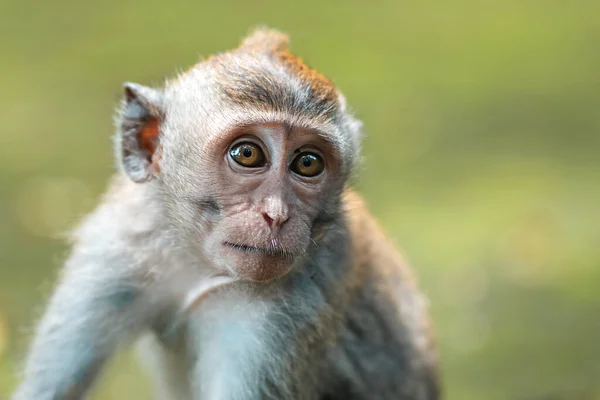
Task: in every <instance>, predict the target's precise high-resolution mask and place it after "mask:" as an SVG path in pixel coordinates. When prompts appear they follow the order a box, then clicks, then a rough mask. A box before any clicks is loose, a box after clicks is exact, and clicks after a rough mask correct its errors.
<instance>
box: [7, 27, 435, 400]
mask: <svg viewBox="0 0 600 400" xmlns="http://www.w3.org/2000/svg"><path fill="white" fill-rule="evenodd" d="M123 92H124V93H123V98H122V100H121V103H120V105H119V107H118V111H117V113H116V117H115V125H116V128H115V131H116V133H115V134H114V135H113V137H114V149H115V151H114V154H115V159H116V167H115V172H114V174H113V176H112V177H111V178H110V181H109V183H108V184H107V189H106V191H105V193H104V194H103V195H102V198H101V199H100V201H99V203H98V204H97V205H96V208H95V209H94V210H93V211H91V212H90V213H89V214H88V215H86V216H85V217H84V218H83V219H82V221H80V223H79V225H78V227H76V228H75V229H74V230H73V232H72V235H71V250H70V253H69V255H68V257H67V259H66V261H65V263H64V265H63V267H62V268H61V270H60V275H59V277H58V283H57V284H56V286H55V289H54V291H53V293H52V295H51V296H50V298H49V300H48V304H47V306H46V310H45V311H44V312H43V314H42V316H41V319H40V321H39V322H38V324H37V326H36V329H35V331H34V335H33V338H32V342H31V344H30V347H29V351H28V353H27V356H26V359H25V361H24V367H23V372H22V376H21V377H20V380H19V384H18V385H17V387H16V389H15V390H14V392H13V395H12V399H13V400H50V399H52V400H63V399H82V398H85V397H86V396H87V395H88V394H89V393H90V392H91V391H92V390H93V387H94V385H95V384H96V382H97V381H98V380H99V376H101V374H102V371H103V368H104V366H105V365H106V363H107V361H108V360H109V359H110V357H111V355H113V354H114V353H115V352H117V351H119V349H121V348H124V347H126V346H136V347H137V349H138V351H139V354H140V357H141V360H142V365H143V366H145V367H146V368H147V369H148V371H149V372H150V373H151V374H153V377H154V379H153V380H152V381H153V385H154V392H155V393H156V395H157V398H162V399H175V400H179V399H181V400H186V399H196V400H198V399H210V400H215V399H219V400H242V399H251V400H252V399H284V400H285V399H299V400H341V399H351V400H352V399H355V400H360V399H364V400H366V399H369V400H373V399H375V400H378V399H381V400H387V399H400V400H437V399H440V398H441V393H442V390H441V378H440V375H441V374H440V368H439V361H438V358H439V357H438V354H437V345H436V339H435V335H434V333H433V327H432V325H433V324H432V322H431V318H430V316H429V311H428V304H427V301H426V298H425V296H424V295H423V294H422V293H421V291H420V289H419V287H418V284H417V283H416V279H415V277H414V274H413V273H412V272H411V270H410V268H409V267H408V264H407V262H406V261H405V259H404V256H403V254H402V253H401V251H400V250H398V249H397V248H396V245H395V244H394V243H393V242H392V240H391V239H390V238H389V237H388V236H387V234H386V233H384V231H383V230H382V228H381V227H380V225H379V224H378V222H377V221H376V220H375V218H374V217H373V216H372V214H371V212H370V210H369V209H368V206H367V204H366V203H365V201H364V200H363V198H362V197H361V196H360V195H359V194H358V193H357V192H356V191H355V190H354V189H353V188H352V187H351V186H352V182H353V177H354V176H355V175H356V173H357V170H358V169H359V167H360V162H361V159H360V152H361V146H362V144H361V143H362V139H363V136H364V133H363V123H362V122H361V121H359V119H358V118H356V117H355V116H354V115H353V113H352V112H351V110H350V108H349V106H348V105H347V102H346V99H345V97H344V95H343V94H342V93H341V91H340V90H339V89H338V88H337V87H336V86H335V85H334V84H333V82H332V81H331V80H329V79H328V78H326V77H325V76H324V75H323V74H321V73H319V72H317V71H316V70H314V69H312V68H311V67H308V66H307V64H306V63H305V62H304V61H302V59H300V58H299V57H298V56H297V55H295V54H294V53H292V52H291V50H290V40H289V37H288V35H287V34H284V33H282V32H281V31H279V30H275V29H270V28H267V27H259V28H255V29H254V30H252V31H251V32H249V34H248V35H247V36H246V37H245V38H244V39H242V41H241V43H240V44H239V45H238V47H236V48H234V49H232V50H228V51H224V52H221V53H216V54H213V55H211V56H209V57H207V58H205V59H203V60H201V61H200V62H198V63H197V64H196V65H194V66H192V67H191V68H189V69H188V70H186V71H184V72H181V73H179V74H177V75H176V76H175V77H173V78H169V79H166V80H165V82H164V84H163V85H161V86H160V87H150V86H144V85H141V84H137V83H131V82H126V83H125V84H124V85H123Z"/></svg>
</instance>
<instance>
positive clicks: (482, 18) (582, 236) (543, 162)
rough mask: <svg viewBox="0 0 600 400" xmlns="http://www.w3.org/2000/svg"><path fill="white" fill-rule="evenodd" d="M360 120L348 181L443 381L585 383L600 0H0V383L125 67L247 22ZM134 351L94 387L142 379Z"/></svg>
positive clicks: (106, 395)
mask: <svg viewBox="0 0 600 400" xmlns="http://www.w3.org/2000/svg"><path fill="white" fill-rule="evenodd" d="M256 24H268V25H269V26H272V27H276V28H280V29H282V30H285V31H287V32H288V33H290V34H291V37H292V47H293V50H294V51H296V52H297V53H299V54H300V55H301V56H302V57H303V58H304V59H305V60H306V61H307V62H308V63H309V64H310V65H311V66H314V67H316V68H317V69H319V70H321V71H322V72H324V73H325V74H326V75H328V76H329V77H331V78H332V79H333V80H334V82H335V83H336V84H337V85H338V86H339V87H340V88H341V89H342V90H343V91H344V93H345V94H346V96H347V98H348V100H349V102H350V104H351V105H352V106H353V107H354V108H355V110H356V113H357V115H358V117H359V118H361V119H362V120H363V121H364V122H365V128H366V133H367V135H368V137H367V138H366V141H365V148H364V155H365V159H366V163H365V168H364V170H363V171H362V173H361V175H360V179H359V180H358V183H357V186H358V188H359V190H360V191H361V192H362V193H363V194H364V196H365V197H366V198H367V200H368V201H369V203H370V205H371V208H372V210H373V212H374V213H375V214H376V216H377V217H378V218H379V220H380V221H381V222H382V223H383V225H384V226H385V228H386V230H387V231H388V232H389V233H390V235H392V236H393V237H394V239H395V240H397V242H398V243H399V245H400V246H401V247H402V248H403V249H404V251H405V252H406V254H407V255H408V258H409V259H410V261H411V263H412V264H413V266H414V269H415V272H416V273H417V274H418V276H419V278H420V282H421V286H422V288H423V289H424V291H425V292H426V293H427V295H428V296H429V298H430V300H431V307H432V313H433V317H434V320H435V323H436V326H437V336H438V340H439V343H440V348H441V358H442V363H443V367H442V368H443V374H444V385H445V392H446V395H447V397H446V398H447V399H450V400H475V399H489V400H496V399H498V400H503V399H515V400H518V399H523V400H530V399H531V400H533V399H548V400H550V399H577V400H579V399H581V400H589V399H596V400H597V399H600V383H599V380H600V340H599V339H600V292H599V291H598V286H599V284H600V268H599V267H600V131H599V128H600V112H599V110H600V2H597V1H566V0H565V1H559V0H547V1H541V0H539V1H522V0H504V1H475V0H464V1H438V2H430V1H394V2H392V1H371V2H366V1H365V2H359V1H353V0H348V1H329V2H323V1H316V0H305V1H303V2H286V1H278V2H275V1H273V2H269V1H264V0H260V1H237V2H232V1H221V2H204V3H203V2H189V3H185V2H181V1H169V2H167V1H155V0H152V1H145V2H141V1H140V2H134V1H105V2H82V1H67V0H55V1H49V2H33V1H21V2H16V1H7V0H1V1H0V33H1V35H0V49H2V50H1V53H0V59H1V61H0V93H1V94H0V121H1V125H0V126H1V127H0V168H1V170H2V174H0V187H1V188H2V192H1V193H2V195H1V196H0V398H5V397H7V396H8V393H9V392H10V391H11V390H12V389H13V387H14V385H15V384H16V378H15V373H16V372H17V369H18V366H19V362H20V359H21V357H22V353H23V352H24V350H25V349H26V345H27V341H28V337H27V334H28V332H29V331H30V329H31V326H32V323H33V322H34V321H35V319H36V318H37V316H38V314H39V312H40V309H41V307H42V305H43V302H44V300H45V299H46V297H47V295H48V293H49V290H51V288H52V283H53V279H54V277H55V274H56V270H57V269H58V268H59V266H60V264H61V261H62V260H63V259H64V257H65V253H66V251H67V247H66V244H65V243H64V242H63V241H62V240H61V239H60V237H59V234H60V232H62V231H64V230H65V229H67V228H68V227H70V226H73V224H75V223H76V222H77V220H78V219H79V218H80V217H81V216H82V215H83V214H84V213H86V212H88V211H89V210H91V209H92V207H93V206H94V204H95V202H96V199H97V197H98V196H99V194H100V193H101V192H102V191H103V189H104V185H105V183H106V181H107V179H108V177H109V176H110V175H111V173H112V172H113V170H114V162H113V159H112V149H111V141H110V136H111V135H112V133H113V127H112V113H113V110H114V108H115V106H116V104H117V102H118V100H119V99H120V96H121V83H122V82H123V81H126V80H133V81H137V82H140V83H143V84H153V83H160V82H161V81H162V80H163V78H164V77H166V76H172V75H173V74H174V73H175V72H177V71H178V70H179V68H187V67H188V66H191V65H192V64H194V63H195V62H196V61H197V60H198V57H199V56H201V55H202V56H206V55H208V54H210V53H212V52H215V51H221V50H225V49H228V48H232V47H235V46H236V45H237V43H238V41H239V39H240V38H241V37H242V36H243V35H244V34H245V33H246V32H247V31H248V30H249V29H250V28H251V27H252V26H254V25H256ZM147 383H148V381H147V378H146V377H145V376H144V375H143V374H141V373H140V369H139V367H138V366H137V365H136V361H135V359H134V358H133V357H132V356H131V354H130V353H127V352H126V353H124V354H122V355H120V356H119V357H117V358H116V359H115V361H114V362H113V363H112V364H111V366H110V368H109V369H108V371H107V374H106V375H105V377H104V379H103V380H102V381H101V382H100V383H99V385H98V390H97V391H96V392H95V395H94V397H93V398H94V399H107V400H109V399H125V398H136V399H137V398H140V399H141V398H148V396H149V389H148V385H147Z"/></svg>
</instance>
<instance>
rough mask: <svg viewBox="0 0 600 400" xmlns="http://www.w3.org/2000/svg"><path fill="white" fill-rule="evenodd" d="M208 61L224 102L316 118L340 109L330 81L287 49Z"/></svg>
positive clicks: (326, 116)
mask: <svg viewBox="0 0 600 400" xmlns="http://www.w3.org/2000/svg"><path fill="white" fill-rule="evenodd" d="M209 62H210V63H211V64H212V70H213V71H214V72H213V74H214V75H213V76H214V79H215V81H216V82H218V85H217V88H218V94H219V95H220V97H221V98H222V99H223V100H224V101H226V102H229V103H232V104H236V105H241V106H254V107H260V108H262V109H267V110H276V111H282V112H286V113H288V114H292V115H301V114H305V115H308V116H310V117H312V118H318V119H334V118H335V117H336V116H337V115H338V112H339V111H340V103H339V96H338V91H337V89H336V88H335V86H334V85H333V83H332V82H331V81H329V80H328V79H327V78H326V77H325V76H323V75H322V74H320V73H319V72H317V71H315V70H313V69H310V68H308V67H307V66H306V65H305V64H304V63H303V62H302V61H301V60H300V59H299V58H298V57H296V56H295V55H293V54H292V53H290V52H287V51H280V52H276V53H253V52H240V53H235V54H227V55H222V56H219V57H214V58H212V59H211V60H210V61H209Z"/></svg>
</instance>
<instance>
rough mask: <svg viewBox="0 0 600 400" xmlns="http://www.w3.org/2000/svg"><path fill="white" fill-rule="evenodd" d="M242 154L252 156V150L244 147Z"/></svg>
mask: <svg viewBox="0 0 600 400" xmlns="http://www.w3.org/2000/svg"><path fill="white" fill-rule="evenodd" d="M243 154H244V157H246V158H248V157H250V156H252V150H250V149H244V151H243Z"/></svg>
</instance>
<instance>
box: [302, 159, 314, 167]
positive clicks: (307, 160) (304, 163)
mask: <svg viewBox="0 0 600 400" xmlns="http://www.w3.org/2000/svg"><path fill="white" fill-rule="evenodd" d="M311 164H312V161H311V160H310V157H302V165H304V166H305V167H307V168H308V167H310V165H311Z"/></svg>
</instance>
